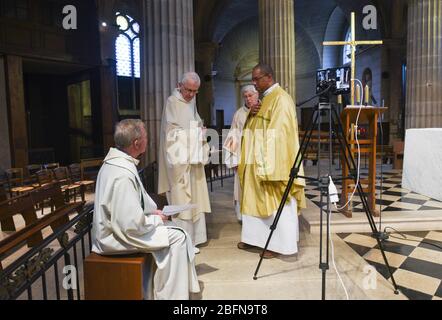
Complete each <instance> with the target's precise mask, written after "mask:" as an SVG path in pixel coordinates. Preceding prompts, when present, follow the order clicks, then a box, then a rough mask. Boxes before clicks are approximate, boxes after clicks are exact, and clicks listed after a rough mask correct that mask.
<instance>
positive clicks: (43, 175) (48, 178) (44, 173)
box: [36, 169, 54, 187]
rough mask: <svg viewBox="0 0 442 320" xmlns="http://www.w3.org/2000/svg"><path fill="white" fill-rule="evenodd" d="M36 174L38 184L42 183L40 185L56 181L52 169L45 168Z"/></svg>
mask: <svg viewBox="0 0 442 320" xmlns="http://www.w3.org/2000/svg"><path fill="white" fill-rule="evenodd" d="M36 175H37V179H38V184H39V185H40V187H42V186H44V185H46V184H49V183H52V182H54V175H53V172H52V171H51V170H48V169H43V170H40V171H38V172H37V173H36Z"/></svg>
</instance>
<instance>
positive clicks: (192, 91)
mask: <svg viewBox="0 0 442 320" xmlns="http://www.w3.org/2000/svg"><path fill="white" fill-rule="evenodd" d="M181 89H183V90H184V91H186V92H187V93H194V94H197V93H198V92H199V91H198V90H192V89H188V88H186V87H185V86H183V85H181Z"/></svg>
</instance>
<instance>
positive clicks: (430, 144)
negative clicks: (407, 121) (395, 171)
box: [402, 128, 442, 201]
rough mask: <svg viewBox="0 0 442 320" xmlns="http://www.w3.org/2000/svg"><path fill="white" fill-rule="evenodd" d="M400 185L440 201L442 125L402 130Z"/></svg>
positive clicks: (441, 196) (441, 194)
mask: <svg viewBox="0 0 442 320" xmlns="http://www.w3.org/2000/svg"><path fill="white" fill-rule="evenodd" d="M402 188H404V189H409V190H411V191H413V192H416V193H419V194H421V195H424V196H427V197H430V198H433V199H436V200H439V201H442V128H428V129H408V130H407V131H406V133H405V147H404V167H403V173H402Z"/></svg>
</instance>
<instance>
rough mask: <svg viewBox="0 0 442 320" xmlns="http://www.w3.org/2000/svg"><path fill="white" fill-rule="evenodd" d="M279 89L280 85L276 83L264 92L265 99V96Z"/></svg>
mask: <svg viewBox="0 0 442 320" xmlns="http://www.w3.org/2000/svg"><path fill="white" fill-rule="evenodd" d="M277 87H279V83H275V84H274V85H273V86H271V87H270V88H268V89H267V90H266V91H265V92H264V94H263V96H264V97H265V96H267V95H269V94H271V93H272V91H273V90H275V89H276V88H277Z"/></svg>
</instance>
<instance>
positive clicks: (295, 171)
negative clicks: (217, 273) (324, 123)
mask: <svg viewBox="0 0 442 320" xmlns="http://www.w3.org/2000/svg"><path fill="white" fill-rule="evenodd" d="M318 117H319V112H317V113H316V116H315V120H314V121H313V115H312V118H311V120H310V123H309V126H308V127H307V128H308V129H309V130H308V135H307V136H304V137H303V139H302V142H301V146H300V148H299V150H298V153H297V154H296V157H295V161H294V163H293V167H292V169H291V173H290V179H289V181H288V183H287V187H286V188H285V190H284V194H283V196H282V200H281V203H280V204H279V207H278V210H277V212H276V215H275V219H274V220H273V223H272V225H271V226H270V234H269V237H268V238H267V241H266V244H265V246H264V249H263V251H262V254H261V255H260V259H259V262H258V266H257V267H256V270H255V273H254V275H253V280H257V279H258V277H257V275H258V272H259V269H260V267H261V263H262V260H263V257H264V253H265V252H266V250H267V247H268V246H269V243H270V240H271V239H272V236H273V232H274V231H275V229H276V226H277V225H278V221H279V217H280V216H281V213H282V210H283V209H284V206H285V203H286V202H287V198H288V196H289V193H290V190H291V189H292V185H293V182H294V180H295V178H296V177H297V175H298V172H299V168H300V167H301V165H302V161H303V160H304V157H305V152H306V151H307V146H308V144H309V142H310V139H311V136H312V133H313V129H314V124H315V123H316V121H317V120H318Z"/></svg>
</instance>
